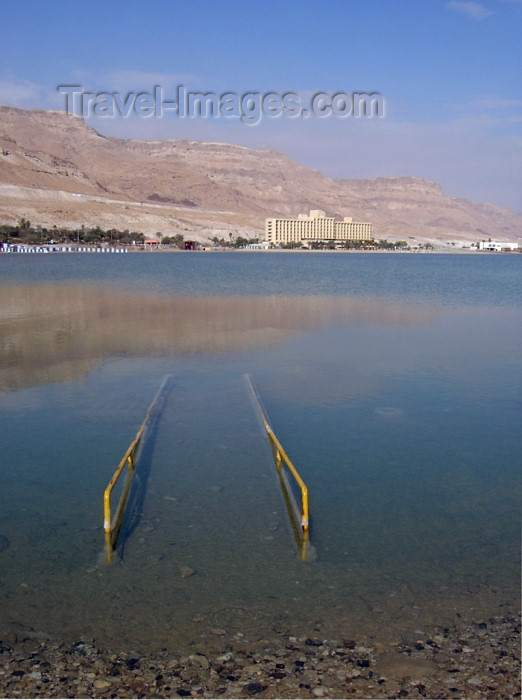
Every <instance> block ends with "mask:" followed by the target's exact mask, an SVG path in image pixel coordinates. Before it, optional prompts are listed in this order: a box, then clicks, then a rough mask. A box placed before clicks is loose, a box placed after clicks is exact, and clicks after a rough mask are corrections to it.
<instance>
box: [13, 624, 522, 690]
mask: <svg viewBox="0 0 522 700" xmlns="http://www.w3.org/2000/svg"><path fill="white" fill-rule="evenodd" d="M484 630H486V634H484ZM208 632H210V633H211V634H213V635H215V636H214V637H213V639H211V640H209V642H208V644H207V645H205V644H203V643H198V647H197V651H196V650H195V649H194V646H193V645H194V642H193V641H192V642H191V641H190V640H187V642H186V648H187V650H186V651H185V653H184V654H183V653H181V654H172V653H169V652H168V651H167V650H165V649H164V650H160V651H158V652H157V653H156V654H141V653H140V652H139V651H137V650H127V651H126V652H125V651H121V650H119V649H118V650H116V649H112V650H104V649H98V648H96V647H95V646H94V644H93V640H92V639H90V640H80V641H76V642H75V643H74V644H72V645H67V644H58V643H54V642H52V641H50V640H45V641H44V640H42V639H38V640H36V638H35V639H34V640H32V639H30V637H29V633H28V632H26V633H25V634H26V636H25V638H24V640H23V643H17V641H16V640H13V641H10V642H6V639H5V636H4V638H2V637H1V636H0V697H10V698H11V697H25V698H33V697H110V696H111V697H117V698H120V697H121V698H134V697H146V698H152V697H164V698H168V697H203V698H218V697H222V698H227V697H237V698H312V699H313V698H323V697H324V698H460V699H462V698H473V699H475V698H477V699H478V698H484V700H485V699H486V698H488V699H489V698H491V699H496V698H499V699H502V700H504V698H506V699H507V698H518V697H520V623H519V617H518V616H516V615H506V616H504V617H499V618H491V619H490V620H488V622H487V628H485V627H483V626H479V623H476V622H473V621H469V622H467V623H464V622H462V621H461V622H460V623H459V625H458V626H449V625H447V624H446V625H444V627H442V626H440V627H434V628H433V629H425V630H424V631H423V633H422V635H420V634H419V631H418V630H413V631H412V632H410V633H405V634H403V635H402V637H401V638H399V639H398V640H397V641H394V642H391V641H389V642H387V643H384V640H382V639H378V640H376V639H374V638H370V639H367V638H357V637H356V636H355V635H354V634H353V633H354V630H346V631H345V632H346V636H345V637H340V638H339V639H338V640H337V639H330V638H322V637H321V638H317V637H315V636H313V630H310V633H309V635H305V636H296V635H295V634H293V635H291V634H289V633H288V632H284V633H283V632H281V633H280V634H279V635H278V636H277V638H274V639H272V640H271V641H269V640H266V639H264V640H261V641H260V640H259V639H257V640H256V639H254V638H252V639H250V640H249V638H248V635H246V634H245V635H243V636H242V637H241V638H239V637H235V636H230V635H228V636H227V634H226V631H225V630H224V629H221V628H212V629H210V630H208V629H207V633H208ZM420 642H422V643H420ZM464 647H466V648H469V649H471V650H472V653H468V654H464V653H462V649H463V648H464Z"/></svg>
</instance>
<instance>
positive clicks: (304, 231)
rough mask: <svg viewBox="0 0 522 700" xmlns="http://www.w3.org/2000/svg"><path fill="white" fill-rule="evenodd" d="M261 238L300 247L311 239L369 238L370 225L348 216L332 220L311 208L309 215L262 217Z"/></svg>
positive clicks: (342, 239)
mask: <svg viewBox="0 0 522 700" xmlns="http://www.w3.org/2000/svg"><path fill="white" fill-rule="evenodd" d="M265 238H266V240H267V241H268V242H269V243H270V244H271V245H281V244H287V243H301V244H302V245H304V246H307V245H309V244H310V243H311V242H313V241H328V242H332V243H336V242H340V241H371V240H372V224H370V223H368V222H358V221H352V218H351V216H345V217H344V219H343V221H336V220H335V219H334V217H333V216H332V217H330V216H326V214H325V213H324V211H321V210H320V209H313V210H312V211H311V212H310V215H309V216H306V214H299V216H298V217H297V219H282V218H272V219H266V220H265Z"/></svg>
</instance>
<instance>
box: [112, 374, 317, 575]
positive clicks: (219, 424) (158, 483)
mask: <svg viewBox="0 0 522 700" xmlns="http://www.w3.org/2000/svg"><path fill="white" fill-rule="evenodd" d="M244 380H245V382H246V388H247V391H246V392H245V382H243V383H242V389H241V387H240V386H239V385H238V386H237V387H236V391H237V396H236V397H234V394H233V392H231V394H230V396H228V392H227V391H226V389H228V387H223V392H221V394H220V395H218V394H219V392H218V393H214V394H212V392H211V393H210V396H208V397H207V393H206V389H205V387H204V386H202V387H199V388H197V387H196V389H195V390H194V391H190V390H189V389H188V388H185V391H184V392H183V391H182V390H181V391H178V389H177V390H176V392H175V394H174V395H173V396H172V400H171V401H170V403H169V404H168V406H167V410H166V411H165V413H164V414H163V411H164V409H165V406H166V404H167V403H168V399H169V396H170V394H171V391H172V388H173V378H172V376H171V375H169V376H167V377H166V378H165V379H164V381H163V383H162V385H161V387H160V390H159V391H158V393H157V395H156V397H155V398H154V400H153V402H152V403H151V405H150V407H149V409H148V411H147V414H146V416H145V419H144V421H143V423H142V425H141V426H140V428H139V430H138V432H137V434H136V436H135V438H134V439H133V441H132V442H131V444H130V445H129V447H128V449H127V450H126V452H125V454H124V456H123V457H122V459H121V461H120V463H119V465H118V467H117V469H116V471H115V472H114V475H113V477H112V478H111V480H110V482H109V484H108V486H107V488H106V489H105V492H104V535H105V553H106V560H107V563H109V564H110V563H112V562H113V560H114V554H115V551H116V549H117V548H119V549H120V551H121V552H122V551H123V547H124V546H126V543H127V542H130V538H132V536H133V533H134V532H135V530H137V528H138V525H139V523H140V520H141V517H142V514H143V512H144V508H145V497H146V494H147V491H148V490H149V486H150V484H152V485H153V487H154V488H153V489H152V491H153V493H150V494H148V495H147V499H148V500H149V501H150V502H151V506H149V508H152V511H151V512H155V513H158V512H159V511H160V510H161V511H162V512H163V511H164V510H165V505H167V507H168V505H169V504H170V505H171V506H172V508H171V513H172V518H173V520H172V528H170V530H169V531H167V532H168V535H165V533H163V534H162V537H164V538H165V537H168V539H172V537H175V536H176V532H175V528H176V527H178V526H179V525H176V523H179V517H178V516H177V513H181V512H182V511H183V512H184V515H183V518H182V520H185V519H187V518H188V517H191V516H192V514H193V513H194V512H195V513H198V515H199V519H200V522H199V523H197V524H196V523H195V524H192V525H189V527H192V528H196V529H197V530H198V531H199V530H200V529H201V531H202V533H204V534H203V535H202V536H203V537H205V538H212V537H217V532H218V530H220V531H221V533H222V537H227V536H232V537H233V538H236V537H237V533H238V531H239V532H242V533H243V537H244V539H246V540H248V542H253V541H255V540H256V537H257V538H258V539H259V540H260V541H261V540H262V539H263V538H264V539H265V540H269V539H270V538H271V537H272V535H270V534H266V533H267V532H268V533H270V532H272V531H273V530H274V529H276V528H275V527H274V525H273V520H274V513H275V512H276V510H278V509H279V508H280V506H277V504H276V505H274V502H273V500H272V494H273V493H275V492H277V489H275V488H274V482H273V474H274V472H273V471H272V470H267V469H266V457H267V455H266V448H263V439H264V438H263V437H262V433H260V432H259V428H258V426H259V418H260V419H261V421H262V425H263V432H264V433H265V435H266V437H267V438H268V440H269V444H270V447H271V450H272V456H273V458H274V462H275V465H276V474H277V477H278V483H279V487H280V492H281V494H282V496H283V499H282V502H283V504H284V510H286V517H287V519H288V522H289V524H290V530H291V532H292V534H293V538H294V540H295V544H296V547H297V551H298V554H299V557H300V559H301V560H303V561H306V560H307V559H309V558H311V557H310V556H309V555H310V553H311V552H312V551H313V549H312V548H311V547H310V544H309V513H308V490H307V488H306V486H305V484H304V482H303V480H302V479H301V477H300V475H299V473H298V472H297V470H296V468H295V467H294V465H293V464H292V462H291V461H290V459H289V457H288V455H287V454H286V452H285V450H284V448H283V447H282V445H281V443H280V442H279V440H278V439H277V437H276V435H275V433H274V431H273V430H272V428H271V426H270V424H269V422H268V419H267V417H266V412H265V411H264V410H263V408H262V405H261V401H260V399H259V396H258V394H257V392H256V390H255V388H254V385H253V382H252V379H251V377H250V376H249V375H245V377H244ZM240 389H241V390H240ZM247 399H249V400H250V402H251V405H253V407H254V411H253V412H252V411H250V412H249V411H245V405H248V403H247ZM178 404H179V405H178ZM236 404H242V405H239V406H236ZM243 404H244V405H243ZM198 424H200V425H198ZM256 426H257V427H256ZM158 435H159V438H160V439H159V442H158ZM198 436H202V437H201V439H198ZM225 450H227V451H228V452H225ZM155 452H156V454H154V453H155ZM270 471H272V476H270ZM149 477H150V484H149ZM119 481H120V485H119V487H118V488H119V489H120V493H119V501H118V505H117V507H116V508H115V509H114V512H113V509H112V505H111V498H115V494H116V491H115V487H116V485H117V483H118V482H119ZM121 482H123V483H121ZM214 482H216V483H214ZM223 490H225V491H226V494H230V495H229V496H228V500H227V498H224V497H222V495H220V493H221V492H222V491H223ZM178 493H179V494H181V495H179V496H178V495H169V494H178ZM198 494H199V496H198ZM254 494H257V495H254ZM154 499H156V500H155V503H156V505H155V506H152V502H154ZM278 500H279V503H281V498H279V499H278ZM189 506H190V507H189ZM247 511H248V513H247ZM245 513H247V515H246V516H245ZM165 517H166V516H165ZM169 517H170V516H169ZM177 517H178V519H176V518H177ZM281 517H282V518H284V517H285V516H284V515H283V516H281ZM234 521H237V523H238V525H237V527H231V523H232V522H234ZM200 526H202V527H200ZM149 529H150V525H149ZM205 529H206V531H207V532H205ZM193 532H194V530H193ZM170 533H172V536H170ZM227 533H228V535H227ZM158 536H159V532H158ZM220 547H223V550H224V551H226V545H225V544H223V542H222V541H221V542H220ZM245 551H248V546H246V550H245Z"/></svg>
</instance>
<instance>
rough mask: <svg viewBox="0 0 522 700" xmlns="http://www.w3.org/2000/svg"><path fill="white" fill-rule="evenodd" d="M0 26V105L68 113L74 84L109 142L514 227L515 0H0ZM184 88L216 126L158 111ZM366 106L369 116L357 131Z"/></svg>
mask: <svg viewBox="0 0 522 700" xmlns="http://www.w3.org/2000/svg"><path fill="white" fill-rule="evenodd" d="M0 19H1V21H0V31H1V42H0V103H1V104H5V105H11V106H15V107H22V108H41V109H54V110H66V109H68V110H69V112H71V111H72V104H73V101H72V99H69V100H68V101H67V94H66V92H67V91H66V90H65V89H64V88H61V89H60V90H59V89H58V87H59V86H71V85H74V86H77V87H76V88H75V89H76V90H77V91H78V92H82V93H92V94H93V95H94V97H93V98H92V99H91V101H90V102H89V101H88V100H87V98H83V100H84V105H86V109H87V108H89V114H88V115H87V117H86V121H87V123H88V124H89V125H90V126H92V127H93V128H95V129H96V130H97V131H99V132H100V133H101V134H103V135H106V136H118V137H121V138H140V139H147V140H158V139H161V140H168V139H176V138H184V139H194V140H199V141H219V142H227V143H234V144H238V145H242V146H247V147H250V148H263V149H269V150H275V151H281V152H283V153H285V154H286V155H287V156H289V157H290V158H292V159H293V160H295V161H297V162H299V163H302V164H303V165H306V166H308V167H311V168H314V169H316V170H320V171H321V172H323V173H325V174H326V175H329V176H331V177H336V178H375V177H382V176H416V177H421V178H425V179H428V180H435V181H437V182H439V183H440V185H441V186H442V189H443V190H444V192H445V193H446V194H447V195H448V196H450V197H463V198H466V199H470V200H472V201H474V202H489V203H492V204H497V205H500V206H506V207H509V208H511V209H512V210H513V211H517V212H522V0H480V1H477V2H475V1H471V0H229V1H226V0H190V1H189V0H148V1H145V0H125V1H122V0H110V1H108V0H105V1H104V2H101V1H99V0H85V1H84V2H82V3H78V2H69V3H66V2H62V1H58V0H45V1H43V0H15V1H14V0H0ZM178 86H182V88H183V90H184V91H185V93H186V94H188V93H205V94H212V95H213V96H215V98H214V99H215V100H216V101H217V102H216V103H215V104H216V105H217V108H216V110H217V111H216V113H215V114H214V115H209V116H207V117H203V116H202V115H200V114H198V113H197V110H196V114H195V116H192V117H191V116H183V115H182V114H181V115H180V114H178V113H176V111H175V110H174V109H168V105H166V103H167V102H172V101H176V98H177V95H178V93H177V90H178ZM155 88H156V92H154V91H155ZM159 88H161V93H159V92H158V89H159ZM100 93H102V94H101V95H100ZM140 93H144V94H145V95H149V97H144V98H139V99H141V102H140V101H139V100H138V98H137V97H136V96H137V95H138V94H140ZM247 93H249V94H250V93H252V94H254V97H251V98H250V100H251V101H250V102H248V99H249V98H247V97H245V95H246V94H247ZM318 93H321V95H323V94H324V97H321V99H320V100H319V102H318V103H317V104H316V103H314V105H316V107H317V109H316V112H315V113H312V112H313V110H312V98H313V97H314V95H317V94H318ZM374 93H375V95H377V96H378V97H379V100H380V101H379V104H378V107H379V110H378V111H379V114H376V113H375V111H376V110H377V107H376V108H375V110H374V112H373V115H372V116H371V117H370V116H364V114H362V115H358V116H356V115H355V114H354V111H355V108H354V106H353V104H354V103H353V100H354V95H357V94H367V95H370V94H374ZM160 94H161V99H160V97H159V95H160ZM288 94H291V95H293V96H294V103H293V105H290V106H293V107H295V105H296V103H297V102H296V101H298V102H299V104H300V106H301V108H302V109H305V110H306V111H307V112H308V113H307V114H306V115H303V114H298V113H296V112H294V113H293V114H292V113H289V112H288V111H287V109H286V107H287V106H288V103H285V102H284V96H285V95H288ZM107 95H108V96H109V97H110V99H108V97H107ZM153 95H156V102H155V103H154V109H153V110H151V109H147V108H148V107H150V104H151V102H150V100H152V99H153V97H152V96H153ZM267 95H268V96H269V97H268V98H266V97H265V96H267ZM335 95H337V97H334V96H335ZM259 96H261V97H259ZM70 97H71V96H69V98H70ZM263 97H264V98H265V101H264V102H263ZM286 99H288V98H286ZM318 99H319V98H318ZM78 100H79V96H76V98H75V105H76V106H75V110H76V112H78V110H79V109H80V107H79V103H78ZM117 100H119V102H117ZM134 100H136V101H134ZM243 100H245V101H244V102H243ZM267 100H268V101H267ZM162 101H163V104H162ZM136 105H141V107H143V109H141V107H137V108H136ZM158 105H159V106H158ZM243 105H245V109H244V110H243V111H241V109H242V107H243ZM249 105H250V107H249ZM260 105H263V107H264V108H265V109H264V112H263V113H261V112H260V109H261V108H260ZM283 105H284V106H285V108H284V109H283ZM374 105H377V102H375V103H374ZM127 106H128V107H129V109H127ZM160 107H161V109H160ZM165 107H166V108H165ZM223 107H225V109H223ZM271 107H272V111H270V108H271ZM249 108H250V110H251V112H250V114H251V115H258V113H259V114H260V118H259V119H258V120H257V121H256V122H255V123H254V119H250V120H249V119H247V118H246V117H245V114H248V109H249ZM140 109H141V111H140ZM238 110H240V111H239V112H238ZM252 110H254V111H252ZM256 110H257V111H256ZM126 112H128V113H127V114H126V116H125V113H126Z"/></svg>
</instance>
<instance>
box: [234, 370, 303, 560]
mask: <svg viewBox="0 0 522 700" xmlns="http://www.w3.org/2000/svg"><path fill="white" fill-rule="evenodd" d="M245 381H246V383H247V387H248V388H249V390H250V393H251V396H252V399H253V401H254V404H255V407H256V408H257V410H258V412H259V415H260V417H261V421H262V423H263V426H264V428H265V431H266V434H267V437H268V441H269V443H270V447H271V449H272V455H273V457H274V461H275V463H276V467H277V471H278V474H279V480H280V484H281V488H282V490H283V495H284V497H285V503H286V505H287V509H288V513H289V515H290V521H291V525H292V529H293V531H294V536H295V538H296V542H297V545H298V549H299V552H300V555H301V559H303V560H306V559H307V558H308V542H309V509H308V488H307V486H306V484H305V483H304V481H303V480H302V478H301V476H300V475H299V472H298V471H297V469H296V468H295V466H294V465H293V463H292V460H291V459H290V457H289V456H288V455H287V453H286V451H285V449H284V447H283V446H282V445H281V443H280V442H279V440H278V438H277V436H276V434H275V433H274V431H273V429H272V426H271V425H270V423H269V421H268V418H267V416H266V413H265V411H264V410H263V407H262V405H261V400H260V398H259V395H258V393H257V391H256V389H255V387H254V383H253V381H252V377H251V376H250V375H249V374H245ZM283 463H284V464H285V465H286V466H287V467H288V470H289V472H290V473H291V475H292V476H293V477H294V479H295V481H296V483H297V485H298V487H299V490H300V492H301V507H299V506H298V504H297V503H296V500H295V497H294V493H293V490H292V488H291V486H290V484H289V483H288V480H287V476H286V472H285V471H284V470H283ZM292 516H293V517H292Z"/></svg>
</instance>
